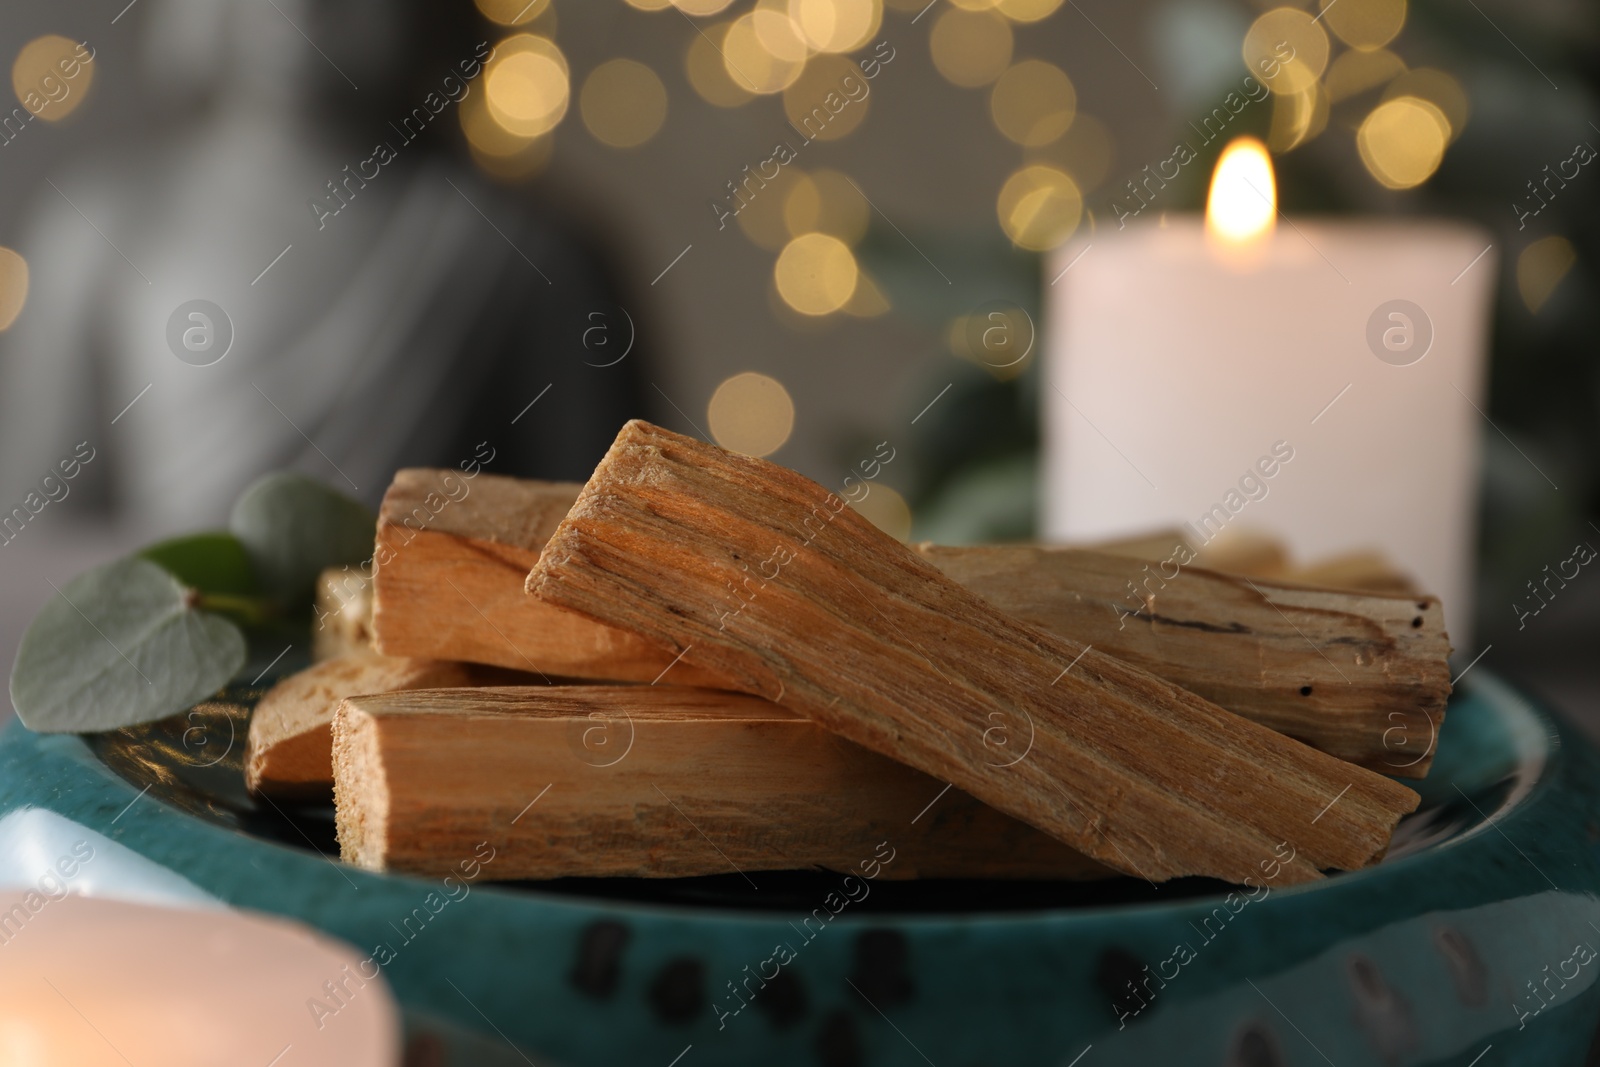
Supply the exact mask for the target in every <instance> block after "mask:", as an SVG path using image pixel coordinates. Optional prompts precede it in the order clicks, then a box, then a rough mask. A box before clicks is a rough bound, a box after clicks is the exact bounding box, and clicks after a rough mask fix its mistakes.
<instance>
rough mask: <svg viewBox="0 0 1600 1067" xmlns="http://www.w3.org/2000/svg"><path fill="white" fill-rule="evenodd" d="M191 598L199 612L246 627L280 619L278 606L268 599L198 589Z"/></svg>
mask: <svg viewBox="0 0 1600 1067" xmlns="http://www.w3.org/2000/svg"><path fill="white" fill-rule="evenodd" d="M191 598H192V599H191V601H190V603H191V604H192V605H193V606H194V607H196V608H198V609H199V610H201V611H209V612H212V613H214V614H217V615H221V616H224V617H225V618H229V619H232V620H233V621H235V622H237V623H240V624H241V625H244V626H264V625H266V624H268V623H271V622H275V621H277V619H278V617H279V611H278V605H277V604H276V603H274V602H273V601H272V600H270V599H268V598H266V597H254V596H237V595H234V594H232V593H206V592H202V591H200V590H198V589H196V590H194V591H193V592H192V593H191Z"/></svg>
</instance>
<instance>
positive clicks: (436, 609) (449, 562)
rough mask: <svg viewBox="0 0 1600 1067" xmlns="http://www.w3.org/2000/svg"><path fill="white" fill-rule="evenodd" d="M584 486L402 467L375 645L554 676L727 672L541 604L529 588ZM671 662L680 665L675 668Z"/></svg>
mask: <svg viewBox="0 0 1600 1067" xmlns="http://www.w3.org/2000/svg"><path fill="white" fill-rule="evenodd" d="M578 489H579V487H578V486H576V485H573V484H571V483H561V482H535V481H523V480H519V479H516V478H506V477H501V476H498V475H493V474H478V475H477V476H476V477H475V478H472V479H470V480H468V479H466V478H464V477H463V476H462V475H461V474H460V473H458V472H456V471H447V470H429V469H409V470H402V471H400V472H398V473H397V474H396V475H395V477H394V482H393V483H392V484H391V485H390V486H389V491H388V492H387V493H385V494H384V498H383V504H382V507H381V508H380V510H379V512H378V536H377V548H376V550H375V553H374V564H375V571H374V579H373V611H372V632H373V638H374V646H375V647H376V648H377V650H378V651H380V652H382V653H384V654H385V655H390V656H411V657H417V658H427V659H445V660H465V661H468V662H472V663H487V664H494V665H497V666H501V667H509V668H512V669H515V670H524V671H532V672H535V673H538V674H542V675H545V676H548V677H550V678H555V677H565V678H588V679H602V680H610V681H624V682H650V681H655V680H657V679H661V680H663V681H666V682H673V683H677V684H683V685H716V684H718V682H719V681H720V680H719V679H717V678H715V677H713V676H711V675H709V674H707V673H706V672H704V671H701V670H699V669H698V668H696V667H693V666H688V665H684V664H678V665H676V666H674V665H673V659H674V656H675V653H673V652H669V651H664V650H663V649H662V647H661V646H660V645H658V644H655V643H653V642H650V641H646V640H644V639H643V638H640V637H637V636H635V635H633V634H630V633H627V632H625V631H621V630H616V629H613V628H611V627H609V626H604V625H601V624H599V623H596V622H594V621H592V620H590V619H586V618H582V617H579V616H574V615H572V614H571V613H568V612H564V611H562V610H561V609H559V608H556V607H552V606H550V605H546V604H540V603H537V602H535V601H531V600H530V599H529V598H528V597H527V596H525V595H524V593H523V589H522V585H523V580H524V579H525V578H526V576H527V573H528V571H529V570H530V569H531V568H532V567H533V565H534V563H535V562H536V561H537V560H538V558H539V550H540V549H541V548H542V547H543V546H544V543H545V541H546V540H548V538H549V536H550V533H551V532H552V531H553V530H554V529H555V527H556V524H557V523H558V522H559V521H560V520H561V517H562V516H563V515H565V514H566V511H567V508H569V507H570V506H571V505H572V502H573V500H575V499H576V498H577V493H578ZM669 668H670V673H669Z"/></svg>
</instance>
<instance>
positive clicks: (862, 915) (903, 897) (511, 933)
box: [0, 668, 1600, 1067]
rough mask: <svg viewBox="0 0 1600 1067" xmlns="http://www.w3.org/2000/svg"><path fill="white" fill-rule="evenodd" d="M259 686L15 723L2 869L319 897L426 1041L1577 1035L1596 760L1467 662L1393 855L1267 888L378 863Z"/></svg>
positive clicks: (173, 890)
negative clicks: (439, 876)
mask: <svg viewBox="0 0 1600 1067" xmlns="http://www.w3.org/2000/svg"><path fill="white" fill-rule="evenodd" d="M259 691H260V690H259V689H251V688H249V687H241V688H240V689H238V690H235V691H233V692H231V693H228V694H224V698H222V699H219V700H216V701H212V702H209V703H207V704H205V705H202V706H201V707H199V708H197V709H196V710H195V711H194V712H192V713H190V714H189V715H188V716H186V717H178V718H175V719H172V720H168V721H167V722H165V723H161V724H158V725H157V726H155V727H151V728H146V729H141V730H128V731H121V732H119V733H115V734H107V735H101V736H98V737H93V738H88V739H85V738H78V737H69V736H48V737H47V736H39V735H35V734H32V733H29V732H28V731H26V730H24V729H22V728H21V727H20V726H17V725H13V726H12V727H11V728H10V729H9V730H8V731H7V732H6V733H5V734H4V736H3V737H0V883H18V882H30V883H31V882H32V881H33V880H34V879H35V878H36V877H37V873H38V872H39V871H41V870H43V868H44V866H45V865H47V864H48V863H49V861H50V859H51V858H52V857H53V855H54V850H57V849H60V850H65V849H66V848H69V847H70V845H71V844H72V842H73V841H74V840H77V839H90V840H93V841H95V842H97V852H96V859H95V861H94V863H93V864H89V865H86V867H85V871H84V872H83V873H82V874H81V875H80V876H79V878H80V880H81V881H82V882H83V886H82V888H85V889H86V890H88V891H92V892H99V893H106V894H110V895H123V896H131V897H134V898H138V899H168V900H177V901H191V902H196V903H200V904H205V903H208V902H210V903H215V902H222V903H224V904H228V905H235V906H239V907H244V908H252V909H256V910H259V911H266V912H275V913H279V914H282V915H287V916H291V917H294V918H297V919H300V920H303V921H305V922H307V923H310V924H311V925H313V926H316V927H319V928H321V929H322V930H324V931H327V932H328V933H330V934H333V935H335V936H337V937H340V938H343V939H345V940H346V941H349V942H350V943H351V944H353V945H355V946H357V947H358V948H360V949H362V950H364V951H366V952H369V953H371V954H373V957H374V959H375V960H376V961H377V962H378V963H379V964H380V965H381V966H382V970H383V973H384V975H385V976H386V978H387V980H388V981H389V983H390V984H391V985H392V987H393V989H394V992H395V993H396V994H397V996H398V998H399V1000H400V1002H401V1004H402V1005H403V1007H404V1009H405V1011H406V1013H407V1018H408V1030H409V1035H408V1040H409V1048H410V1051H409V1053H408V1060H407V1062H408V1063H415V1064H424V1063H425V1064H430V1065H443V1064H474V1065H476V1064H496V1063H507V1064H521V1063H537V1064H539V1065H540V1067H545V1065H547V1064H567V1065H612V1064H636V1065H637V1064H642V1065H647V1067H648V1065H657V1067H672V1065H677V1067H705V1065H711V1064H739V1065H751V1064H771V1065H796V1067H799V1065H806V1067H853V1065H857V1064H860V1065H868V1064H870V1065H885V1067H888V1065H912V1067H918V1065H924V1064H932V1065H936V1067H978V1065H983V1064H991V1065H999V1064H1004V1065H1007V1067H1018V1065H1050V1067H1072V1065H1081V1067H1098V1065H1102V1064H1191V1063H1192V1064H1218V1065H1241V1067H1269V1065H1274V1064H1337V1065H1339V1067H1347V1065H1352V1064H1368V1063H1371V1064H1392V1065H1397V1064H1458V1065H1461V1067H1467V1065H1473V1067H1490V1065H1494V1064H1507V1063H1517V1064H1523V1063H1526V1064H1540V1065H1574V1067H1576V1065H1578V1064H1583V1063H1585V1062H1592V1061H1589V1060H1586V1057H1588V1056H1589V1055H1590V1047H1591V1041H1592V1039H1593V1036H1594V1032H1595V1024H1596V1017H1597V1014H1600V995H1597V992H1596V984H1595V978H1596V975H1600V960H1597V959H1595V958H1594V948H1600V902H1597V900H1596V890H1597V888H1600V852H1597V846H1596V843H1597V841H1600V795H1597V793H1600V774H1597V771H1600V759H1597V756H1596V754H1595V752H1594V751H1593V750H1592V749H1591V748H1590V747H1589V746H1588V744H1587V743H1585V742H1584V741H1583V740H1582V739H1581V738H1580V737H1579V735H1578V734H1577V733H1575V732H1574V731H1572V730H1571V729H1570V728H1568V727H1566V726H1564V725H1562V724H1560V723H1558V722H1557V721H1556V720H1554V719H1553V718H1551V717H1550V716H1549V715H1547V714H1546V713H1545V712H1543V711H1542V710H1541V709H1539V708H1538V707H1536V706H1535V705H1534V704H1533V703H1532V702H1530V701H1529V700H1528V699H1526V698H1525V697H1523V696H1521V695H1520V694H1518V693H1517V692H1515V691H1514V690H1512V689H1511V688H1509V687H1508V686H1507V685H1506V684H1504V683H1503V682H1501V681H1499V680H1497V679H1496V678H1494V677H1493V676H1491V675H1490V674H1489V673H1488V672H1487V671H1484V670H1482V669H1481V668H1480V669H1479V670H1477V671H1475V672H1473V673H1472V674H1471V675H1470V676H1469V678H1468V680H1467V682H1466V684H1464V685H1463V686H1462V687H1461V688H1460V689H1459V690H1458V692H1457V694H1456V696H1455V698H1454V699H1453V700H1452V702H1451V705H1450V712H1449V717H1448V720H1447V725H1446V727H1445V729H1444V731H1443V733H1442V735H1441V737H1440V743H1439V751H1438V755H1437V758H1436V760H1435V762H1434V765H1433V773H1432V775H1431V776H1430V777H1429V778H1428V780H1427V781H1425V782H1423V783H1421V791H1422V793H1423V803H1422V806H1421V808H1420V810H1419V811H1418V812H1417V813H1416V814H1414V815H1412V816H1409V817H1407V819H1406V820H1405V821H1404V822H1403V823H1402V824H1401V828H1400V831H1399V833H1398V835H1397V837H1396V839H1395V843H1394V847H1393V849H1392V850H1391V853H1390V855H1389V857H1388V858H1387V859H1386V860H1385V861H1384V862H1383V863H1382V864H1380V865H1378V866H1377V867H1374V868H1372V869H1370V870H1366V871H1361V872H1357V873H1349V874H1340V875H1336V876H1333V877H1330V878H1329V879H1327V880H1326V881H1325V882H1322V883H1319V884H1317V885H1314V886H1304V887H1298V888H1294V889H1272V890H1270V891H1269V892H1267V893H1266V894H1265V895H1262V896H1257V897H1255V898H1254V899H1246V898H1245V897H1242V896H1240V895H1239V894H1237V893H1235V894H1234V895H1233V896H1231V897H1230V896H1229V893H1230V892H1232V889H1231V887H1229V886H1225V885H1221V884H1219V883H1215V882H1209V881H1202V880H1183V881H1178V882H1172V883H1168V884H1165V885H1162V886H1160V887H1158V888H1154V887H1151V886H1149V885H1147V884H1145V883H1144V882H1142V881H1137V880H1116V881H1111V882H1104V883H1097V884H1092V885H1073V884H1058V883H1050V884H1017V883H992V882H990V883H957V882H917V883H904V884H900V883H891V882H887V881H884V880H881V879H880V880H878V881H876V882H872V883H871V884H870V893H868V894H867V895H866V896H865V897H864V898H862V897H861V894H860V891H859V890H857V891H855V892H853V893H852V894H850V895H851V898H852V899H850V900H848V901H847V902H845V903H844V904H843V905H842V906H839V905H838V902H839V901H840V900H841V899H842V898H841V896H840V895H839V893H838V891H839V890H840V888H841V885H840V883H841V879H840V878H839V877H838V876H836V875H829V874H822V873H817V872H789V873H778V874H758V875H755V876H754V881H755V886H754V887H752V886H751V885H749V884H747V883H746V882H745V880H743V879H742V878H740V877H738V876H736V875H730V876H728V877H727V878H702V879H684V880H672V881H641V880H593V881H575V880H563V881H556V882H542V883H532V882H529V883H518V884H509V885H508V884H495V885H491V884H489V883H487V882H484V881H482V880H481V878H480V879H479V880H477V881H473V882H470V883H468V882H465V881H463V882H456V883H451V884H449V885H445V884H443V883H441V882H439V881H437V880H426V879H417V878H410V877H395V876H383V875H376V874H372V873H369V872H365V871H361V870H356V869H352V868H347V867H344V866H342V865H340V864H339V863H338V862H337V861H336V859H335V858H333V857H335V856H336V849H335V846H334V842H333V833H332V817H331V812H329V811H327V810H320V809H305V810H289V809H282V810H279V809H277V808H274V807H272V806H271V805H267V806H265V807H262V806H258V805H257V804H256V803H254V802H252V801H251V800H250V799H249V798H247V797H246V796H245V794H244V792H243V789H242V784H241V778H240V770H239V756H240V750H241V749H242V748H243V730H244V726H245V723H246V721H247V717H248V714H249V707H250V704H251V702H252V701H253V700H254V698H255V697H256V696H258V695H259ZM866 858H868V857H863V859H866ZM96 865H98V866H96ZM830 894H832V895H831V896H830ZM857 898H859V899H857ZM823 917H825V919H824V918H823ZM808 919H809V920H810V921H807V920H808ZM359 995H360V993H359V988H358V987H357V986H355V985H354V983H350V982H347V983H346V987H345V989H344V991H343V992H342V993H339V992H334V993H330V992H328V991H326V990H307V991H306V997H307V1010H308V1011H310V1012H312V1013H313V1014H319V1009H318V1008H317V1007H316V1004H317V1003H320V1004H321V1005H322V1008H321V1009H320V1014H319V1017H324V1016H325V1023H326V1025H327V1026H337V1025H338V1021H339V1020H338V1017H337V1007H338V1004H339V1000H338V998H339V996H345V997H349V996H359Z"/></svg>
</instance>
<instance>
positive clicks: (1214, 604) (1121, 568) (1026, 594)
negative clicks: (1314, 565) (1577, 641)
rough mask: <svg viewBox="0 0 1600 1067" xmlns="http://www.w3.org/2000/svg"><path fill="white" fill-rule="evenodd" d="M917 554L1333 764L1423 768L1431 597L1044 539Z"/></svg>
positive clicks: (1435, 629) (1439, 621)
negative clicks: (1357, 589)
mask: <svg viewBox="0 0 1600 1067" xmlns="http://www.w3.org/2000/svg"><path fill="white" fill-rule="evenodd" d="M916 551H917V552H918V553H919V554H920V555H921V556H922V557H923V558H924V559H926V560H927V561H928V562H930V563H932V564H933V565H934V566H936V567H938V568H939V569H940V570H941V571H943V572H944V573H945V575H946V576H948V577H950V578H953V579H955V580H956V581H957V582H960V583H961V584H962V585H964V586H966V587H967V588H968V589H970V590H972V591H973V592H975V593H977V594H978V595H980V596H982V597H984V598H985V599H987V600H989V601H990V602H991V603H993V604H994V605H996V606H997V607H999V608H1002V609H1003V610H1005V611H1006V612H1008V613H1009V614H1011V615H1013V616H1015V617H1016V618H1019V619H1022V620H1023V621H1025V622H1030V623H1033V624H1034V625H1035V626H1040V627H1043V628H1044V629H1046V630H1049V631H1051V632H1052V633H1055V634H1058V635H1060V636H1063V637H1067V638H1070V639H1072V640H1074V641H1080V642H1084V643H1087V644H1091V645H1093V646H1094V647H1095V648H1096V649H1097V650H1099V651H1102V652H1106V653H1108V654H1110V655H1112V656H1115V657H1117V658H1118V659H1120V660H1123V661H1124V662H1126V663H1131V664H1133V665H1134V666H1137V667H1142V668H1144V669H1145V670H1147V671H1149V672H1151V673H1152V674H1156V675H1159V676H1161V677H1162V678H1165V679H1167V680H1168V681H1171V682H1176V683H1177V684H1178V685H1181V686H1183V687H1184V688H1185V689H1188V690H1191V691H1193V692H1195V693H1198V694H1199V695H1200V696H1203V697H1205V698H1206V699H1207V700H1209V701H1211V702H1212V703H1215V704H1219V705H1221V706H1222V707H1224V708H1227V709H1228V710H1229V711H1233V712H1237V713H1238V714H1240V715H1243V716H1245V717H1246V718H1249V719H1252V720H1254V721H1256V722H1259V723H1261V724H1263V725H1265V726H1270V727H1271V728H1272V729H1274V730H1277V731H1278V732H1280V733H1284V734H1288V735H1289V736H1290V737H1295V738H1298V739H1300V740H1302V741H1304V742H1306V743H1307V744H1309V745H1311V746H1313V747H1315V748H1319V749H1321V750H1322V751H1324V752H1327V753H1330V754H1331V755H1335V756H1338V757H1339V758H1340V759H1345V760H1349V761H1351V762H1352V763H1359V764H1361V765H1362V766H1364V767H1370V768H1372V769H1373V770H1376V771H1380V772H1383V773H1386V774H1392V775H1398V776H1401V777H1411V778H1421V777H1424V776H1426V774H1427V772H1428V766H1429V764H1430V763H1432V760H1433V752H1434V741H1435V739H1436V738H1437V737H1438V730H1439V725H1440V723H1441V722H1442V721H1443V719H1444V711H1445V701H1446V699H1447V697H1448V696H1449V693H1450V668H1449V664H1448V663H1447V662H1446V657H1448V656H1449V654H1450V642H1449V641H1448V639H1447V638H1446V636H1445V630H1444V613H1443V610H1442V609H1441V608H1440V606H1439V601H1438V600H1437V599H1434V598H1432V597H1409V596H1407V597H1397V596H1386V595H1380V594H1357V593H1347V592H1333V591H1329V590H1326V589H1311V588H1305V587H1301V586H1296V585H1290V584H1285V583H1283V582H1272V581H1268V580H1266V579H1264V578H1263V579H1250V578H1245V577H1238V576H1232V575H1225V574H1218V573H1217V572H1215V571H1209V570H1203V569H1201V568H1198V567H1193V566H1188V565H1186V563H1187V560H1188V559H1191V558H1192V556H1188V555H1182V554H1180V555H1175V556H1172V555H1169V556H1168V557H1166V558H1165V559H1164V560H1163V561H1162V562H1161V563H1153V564H1141V563H1139V562H1138V561H1134V560H1127V559H1120V558H1117V557H1115V556H1108V555H1105V554H1103V553H1099V552H1081V551H1077V550H1074V549H1061V548H1046V547H1042V546H1038V545H985V546H979V547H970V548H946V547H942V546H939V545H928V544H923V545H917V546H916Z"/></svg>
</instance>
